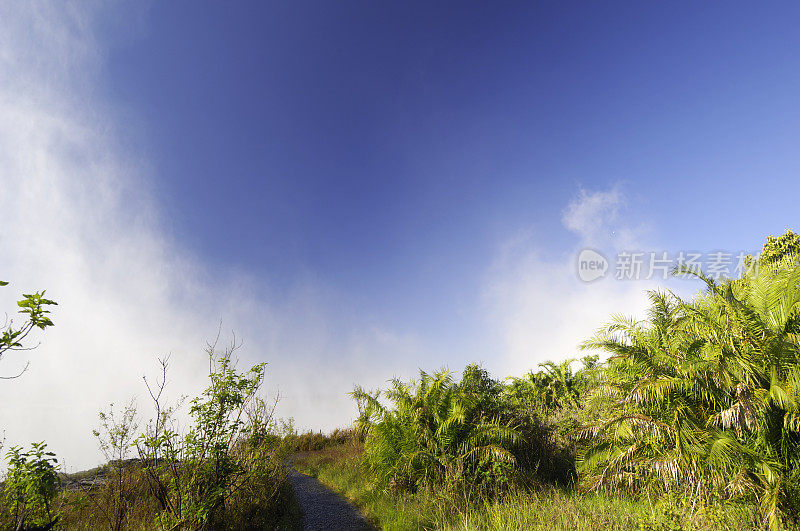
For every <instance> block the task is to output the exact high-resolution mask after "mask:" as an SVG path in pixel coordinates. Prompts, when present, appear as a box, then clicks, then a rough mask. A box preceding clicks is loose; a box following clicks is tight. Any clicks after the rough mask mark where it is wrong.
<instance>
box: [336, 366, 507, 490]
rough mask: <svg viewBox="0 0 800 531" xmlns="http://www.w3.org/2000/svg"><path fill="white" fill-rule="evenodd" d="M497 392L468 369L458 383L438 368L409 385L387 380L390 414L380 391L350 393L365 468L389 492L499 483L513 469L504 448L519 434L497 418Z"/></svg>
mask: <svg viewBox="0 0 800 531" xmlns="http://www.w3.org/2000/svg"><path fill="white" fill-rule="evenodd" d="M500 389H501V386H500V385H499V384H497V382H494V381H492V380H491V379H490V378H489V377H488V374H486V372H485V371H482V370H481V369H479V368H477V367H474V366H473V367H468V368H467V370H466V371H465V373H464V378H463V379H462V381H461V382H460V383H458V382H455V381H453V379H452V377H451V375H450V373H449V372H447V371H445V370H443V371H440V372H437V373H434V374H433V375H429V374H427V373H425V372H422V371H420V378H419V380H418V381H416V382H411V383H408V384H406V383H403V382H401V381H399V380H396V379H395V380H393V381H392V387H391V388H390V389H388V390H387V391H385V393H384V396H385V397H386V398H387V399H388V400H389V401H390V402H391V403H392V405H393V406H394V407H393V409H389V408H386V407H384V406H383V405H382V404H381V403H380V401H379V400H378V399H379V396H380V393H368V392H365V391H364V390H363V389H360V388H356V389H355V390H354V391H353V393H351V395H352V396H353V398H355V399H356V400H357V401H358V402H359V406H360V409H361V410H362V415H361V418H360V422H359V424H360V425H359V428H360V429H361V430H363V431H364V432H365V433H366V441H365V459H366V462H367V464H368V467H369V470H370V471H371V472H372V474H373V475H374V476H375V477H376V478H378V480H379V481H380V482H381V483H382V484H384V485H386V486H388V487H389V488H390V489H393V490H416V489H417V488H420V487H423V486H438V487H443V486H449V487H467V488H470V487H477V486H481V487H487V488H489V489H494V488H497V487H499V486H502V485H503V484H504V483H506V482H507V481H508V480H509V479H510V476H511V474H512V473H513V471H514V470H515V469H516V465H517V459H516V457H515V455H514V453H513V452H512V451H511V448H512V447H513V445H514V444H516V443H518V442H519V440H520V433H519V431H518V430H517V429H515V427H514V426H512V425H510V423H506V422H503V421H502V420H501V419H500V418H499V416H498V415H497V405H498V399H499V394H500Z"/></svg>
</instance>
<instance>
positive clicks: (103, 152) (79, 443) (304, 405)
mask: <svg viewBox="0 0 800 531" xmlns="http://www.w3.org/2000/svg"><path fill="white" fill-rule="evenodd" d="M87 5H88V4H87ZM0 9H2V12H0V79H1V80H2V83H0V228H1V230H0V280H7V281H10V282H11V284H10V285H9V286H7V287H5V288H3V289H1V290H0V308H2V309H3V310H6V311H12V308H14V307H15V304H14V302H15V301H16V300H17V299H18V298H19V297H20V295H21V293H23V292H25V293H28V292H31V291H34V290H39V289H47V294H48V296H50V297H52V298H53V299H55V300H56V301H58V304H59V306H58V307H57V308H56V309H55V311H54V314H53V320H54V321H55V323H56V326H55V327H53V328H51V329H48V330H47V331H46V333H44V334H39V336H37V338H36V340H41V345H40V346H39V347H38V348H37V349H36V350H34V351H31V352H29V353H9V354H7V355H6V356H5V358H4V359H3V361H2V363H0V375H6V376H7V375H11V374H14V373H15V371H17V370H19V369H20V368H21V367H22V366H23V365H24V364H25V363H26V362H28V361H30V368H29V370H28V371H27V372H26V373H25V374H24V375H23V376H22V377H21V378H18V379H15V380H5V381H2V382H1V383H0V401H2V404H3V408H2V410H0V426H2V429H3V432H4V433H5V437H6V445H7V446H8V445H13V444H28V443H29V442H31V441H38V440H45V441H47V443H48V445H49V446H50V448H51V449H53V450H54V451H56V452H57V454H58V455H59V456H60V457H62V458H63V459H65V460H66V464H67V468H68V469H73V470H74V469H78V468H85V467H88V466H93V465H95V464H96V463H97V462H98V461H99V460H100V454H99V452H98V450H97V445H96V443H95V441H94V439H93V436H92V434H91V430H92V428H93V427H95V426H97V424H98V422H97V411H98V409H99V408H101V407H104V406H105V405H107V404H108V403H109V402H114V403H116V404H122V403H124V402H126V401H128V400H129V399H130V398H131V397H132V396H136V397H137V402H138V404H139V406H140V409H141V410H142V413H143V414H144V415H145V416H146V415H147V414H148V413H149V411H148V401H147V400H146V397H147V395H146V391H145V388H144V385H143V382H142V375H143V374H145V373H147V374H149V375H150V377H151V378H152V377H155V375H156V369H157V365H156V358H157V357H158V356H163V355H165V354H170V355H171V360H172V368H171V371H170V373H169V387H168V394H169V395H170V396H171V397H173V398H178V397H179V396H180V395H185V394H188V395H193V394H195V393H196V392H197V391H199V390H200V389H202V387H203V385H204V382H205V377H206V370H207V363H206V362H205V358H204V354H203V347H204V345H205V341H206V339H208V338H210V337H212V336H213V335H214V334H215V332H216V331H217V328H218V325H219V322H220V320H222V322H223V334H222V341H223V342H225V341H227V340H228V339H229V338H230V333H229V331H230V330H235V331H236V333H237V335H238V336H239V337H241V338H243V340H244V347H243V348H242V349H241V350H240V351H239V353H240V357H241V362H240V363H241V366H246V365H249V364H252V363H254V362H258V361H268V363H269V365H268V369H267V370H268V377H267V382H266V386H265V390H266V393H269V394H270V395H271V394H273V393H274V392H276V391H278V390H279V391H280V392H281V394H282V396H283V398H282V400H281V403H280V405H279V411H278V413H279V415H283V416H290V415H291V416H294V417H295V418H296V420H297V422H298V425H299V426H300V427H301V428H315V429H332V428H334V427H337V426H346V425H348V423H349V422H350V420H351V419H352V418H353V417H354V408H353V405H352V403H351V401H350V400H349V398H348V397H347V395H346V393H347V392H348V391H349V390H350V389H351V388H352V385H353V383H354V382H359V383H363V384H365V385H368V386H378V385H381V384H382V383H384V382H385V380H386V379H387V378H388V377H391V375H392V374H393V373H398V374H400V373H405V374H408V373H410V372H412V370H413V369H414V368H415V367H417V366H419V365H420V364H421V360H422V359H424V356H423V354H424V349H423V348H422V347H421V345H420V344H419V341H418V340H417V339H415V338H414V337H409V336H408V335H402V334H397V333H394V332H392V331H390V330H386V329H382V328H381V327H376V326H374V325H369V326H368V325H360V324H359V323H358V322H357V321H355V320H354V319H351V318H349V317H348V316H347V313H346V312H343V311H341V310H340V309H338V310H337V311H333V310H332V309H333V308H339V307H340V306H341V304H340V301H339V300H338V297H337V295H335V294H331V293H329V290H326V289H325V287H324V286H318V285H316V284H315V283H313V282H305V283H299V284H298V285H296V286H295V287H294V288H292V289H290V290H289V292H290V294H289V295H288V296H282V297H280V298H275V299H274V300H264V299H263V298H262V297H260V296H258V297H257V296H256V295H254V294H256V293H269V292H270V289H269V285H268V282H267V284H266V285H265V284H264V281H262V280H258V281H256V280H255V279H254V278H251V277H248V276H246V275H242V274H239V275H236V274H230V275H228V276H227V277H226V278H225V279H223V280H220V279H218V278H211V277H210V274H209V272H208V271H207V270H206V269H205V268H204V266H203V264H202V263H200V262H199V261H198V260H197V258H196V257H194V256H192V255H191V254H190V253H188V252H186V250H185V249H182V248H181V246H180V244H179V243H178V242H176V241H174V240H173V239H172V238H171V237H170V236H169V235H168V233H167V232H166V231H164V230H163V225H162V221H161V220H160V219H159V216H160V213H159V212H158V209H157V205H156V203H155V202H154V201H153V197H152V192H151V191H150V190H151V189H152V188H151V187H148V186H147V183H148V182H150V180H151V179H152V175H153V173H154V172H152V171H151V169H150V168H149V167H148V165H147V164H146V163H145V162H142V161H141V160H140V159H138V158H136V159H135V160H134V156H133V154H131V153H128V152H126V150H125V148H124V146H120V145H118V143H115V134H114V132H115V130H118V129H117V128H118V127H120V124H116V123H114V114H113V113H112V112H110V111H109V109H108V108H107V107H105V108H104V102H102V101H98V100H97V96H96V94H95V93H94V91H93V90H92V86H93V83H95V82H96V76H97V73H98V72H99V71H100V70H101V69H102V67H103V63H102V61H103V50H102V48H101V47H100V45H99V44H98V42H97V39H96V38H95V34H94V31H95V25H96V24H95V23H96V20H95V17H96V13H95V12H94V11H96V10H93V9H90V8H86V7H85V5H83V4H81V5H78V4H66V3H41V4H23V3H20V4H18V5H16V6H10V5H8V4H6V5H4V6H3V7H2V8H0ZM12 317H13V315H12ZM375 353H380V357H379V358H378V357H376V356H375Z"/></svg>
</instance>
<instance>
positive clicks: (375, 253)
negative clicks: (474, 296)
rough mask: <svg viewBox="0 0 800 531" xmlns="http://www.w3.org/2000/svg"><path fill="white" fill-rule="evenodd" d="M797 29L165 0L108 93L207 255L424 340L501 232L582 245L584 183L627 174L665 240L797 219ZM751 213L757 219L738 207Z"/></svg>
mask: <svg viewBox="0 0 800 531" xmlns="http://www.w3.org/2000/svg"><path fill="white" fill-rule="evenodd" d="M797 15H798V13H797V10H789V11H786V10H779V9H764V8H763V7H759V6H754V5H751V6H750V7H749V8H748V7H745V6H744V4H743V6H742V8H734V7H733V5H732V4H726V5H725V6H722V5H719V4H717V5H713V4H704V3H697V4H688V3H685V4H675V3H670V4H667V3H663V4H656V3H650V2H646V3H635V2H624V3H605V2H604V3H596V4H589V3H575V4H571V5H565V4H564V3H555V2H540V3H519V4H513V3H508V4H503V5H502V7H500V8H498V7H497V6H494V5H488V4H482V3H475V4H474V5H472V6H470V7H467V6H465V5H464V4H452V3H450V4H448V3H440V4H437V5H435V6H431V5H428V3H417V4H414V3H375V2H343V3H323V2H311V3H308V2H303V3H285V4H280V3H264V2H256V3H252V4H250V5H248V6H246V7H245V5H241V4H240V6H239V9H231V8H230V6H228V5H226V4H213V3H211V4H206V5H204V6H203V7H202V8H198V6H197V5H196V4H194V3H191V2H169V3H158V4H154V5H152V6H151V7H150V9H148V10H147V12H146V13H144V14H143V22H142V26H141V30H140V32H139V33H138V34H137V35H135V37H134V38H132V39H127V40H126V41H125V42H124V43H122V44H118V45H116V46H113V47H112V48H111V51H110V53H109V55H108V58H107V70H106V72H104V75H103V76H102V77H103V79H102V80H101V83H102V87H103V93H104V94H105V96H106V97H107V98H108V99H109V101H112V102H113V104H114V105H119V106H121V107H123V108H124V109H125V110H126V111H127V112H129V113H131V114H132V115H134V116H135V117H136V120H135V121H136V123H137V126H138V127H136V128H134V130H133V131H131V132H130V135H131V138H132V141H133V142H136V143H137V144H138V145H139V146H141V149H142V150H144V151H145V152H146V153H147V154H148V156H149V157H150V158H151V160H152V161H153V164H154V165H155V168H156V171H155V174H156V183H155V186H156V189H157V190H158V192H159V203H160V208H161V209H162V210H163V211H166V212H169V215H168V219H169V222H170V224H171V227H172V230H174V233H175V236H176V238H177V239H178V240H179V241H181V242H182V243H183V244H185V245H186V246H188V247H190V248H192V249H193V250H195V251H196V252H197V253H198V254H199V255H201V256H202V257H203V259H204V261H207V262H208V263H209V264H212V267H215V268H222V269H224V268H228V267H241V268H244V269H246V270H248V271H253V272H257V274H259V275H263V276H265V277H266V278H269V279H272V280H273V281H274V282H275V284H276V285H278V286H280V285H285V284H286V283H292V282H293V281H294V280H295V279H296V278H297V276H298V275H311V276H313V277H316V278H321V279H322V280H323V281H324V282H325V283H327V284H329V285H331V286H333V287H335V288H336V289H340V290H341V291H342V292H343V293H346V294H348V295H350V296H352V297H353V298H354V299H356V301H359V302H360V303H362V304H363V305H364V307H365V309H366V310H367V311H369V312H374V313H376V314H378V315H380V316H381V317H383V318H388V319H393V320H400V321H401V322H403V323H404V324H405V323H408V325H409V326H417V325H419V324H420V322H428V321H430V320H433V322H434V323H436V322H439V321H441V320H442V319H447V318H448V317H447V315H448V314H451V313H452V311H453V308H452V301H453V300H458V301H459V302H462V303H464V302H466V301H465V300H464V299H463V297H467V298H469V295H468V294H467V295H465V293H464V292H465V289H464V288H465V286H468V285H470V284H472V283H474V282H475V281H476V278H477V276H479V275H480V274H481V273H482V271H483V269H484V268H485V267H486V265H487V263H488V261H489V258H488V257H490V256H491V255H492V252H493V251H494V246H495V245H496V244H497V241H498V240H502V239H503V238H504V237H505V235H506V234H508V233H510V232H513V231H515V230H519V229H520V228H524V227H527V226H530V225H536V226H537V227H538V228H539V229H538V230H539V232H540V233H542V234H543V236H542V239H543V243H544V244H545V245H546V246H547V250H548V252H551V253H560V252H564V251H566V250H569V249H570V248H571V246H572V242H571V241H569V236H568V235H567V234H565V232H564V229H563V227H561V225H560V211H561V210H562V209H563V208H564V205H565V204H566V203H567V202H568V201H569V200H570V199H571V197H573V196H574V194H575V193H576V189H577V187H578V186H583V187H586V188H588V189H605V188H608V187H610V186H612V185H613V184H615V183H618V182H621V183H623V184H624V185H625V189H626V192H627V193H628V194H629V195H631V196H632V197H634V198H635V203H636V204H634V205H630V207H631V210H633V212H632V215H636V216H640V217H642V218H646V219H647V221H648V222H649V223H650V224H651V225H652V227H653V229H654V232H655V236H656V237H657V238H658V241H659V242H663V243H662V245H663V244H666V245H668V246H670V248H676V247H677V248H684V247H700V248H717V247H736V248H743V247H745V246H747V247H748V248H751V247H753V246H757V245H758V242H759V241H760V240H761V239H762V238H763V236H764V235H765V234H767V233H770V232H775V231H780V230H782V229H784V228H785V227H786V226H787V225H791V223H792V218H791V216H792V214H791V211H792V208H791V206H790V205H791V203H790V201H791V199H790V198H791V195H792V194H781V193H776V190H780V189H785V188H787V187H788V188H790V189H791V188H793V186H794V177H795V175H796V170H797V169H798V155H797V149H796V142H797V125H798V111H797V105H796V95H797V93H798V89H800V86H798V85H799V83H798V82H799V81H800V77H798V75H799V74H798V72H800V69H798V66H800V65H798V64H797V63H798V59H797V57H796V50H797V49H798V44H800V42H798V34H797V32H796V31H795V30H796V22H797ZM744 204H748V205H749V207H747V208H746V209H745V210H751V209H752V211H753V214H755V215H756V219H752V218H751V217H750V216H742V215H731V214H732V210H734V209H737V210H738V208H737V207H736V206H738V205H742V206H743V205H744ZM762 204H763V205H764V207H766V208H760V205H762ZM565 240H566V242H565ZM565 243H566V244H565ZM443 271H446V274H442V272H443Z"/></svg>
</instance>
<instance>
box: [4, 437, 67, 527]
mask: <svg viewBox="0 0 800 531" xmlns="http://www.w3.org/2000/svg"><path fill="white" fill-rule="evenodd" d="M7 458H8V460H9V464H8V476H7V478H6V481H5V489H4V490H5V498H6V507H7V509H8V510H9V511H10V512H11V515H10V516H11V518H12V520H13V522H14V527H15V528H16V529H24V528H25V526H26V524H31V525H51V524H52V523H53V522H54V521H55V520H57V519H58V516H57V515H56V514H54V511H53V499H54V498H55V496H56V494H57V493H58V487H59V483H60V482H59V479H58V459H56V458H55V454H54V453H53V452H48V451H47V445H46V444H45V443H44V442H39V443H33V444H32V445H31V449H30V450H28V451H26V452H23V451H22V448H21V447H19V446H13V447H11V449H10V450H9V451H8V454H7Z"/></svg>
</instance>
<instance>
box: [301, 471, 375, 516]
mask: <svg viewBox="0 0 800 531" xmlns="http://www.w3.org/2000/svg"><path fill="white" fill-rule="evenodd" d="M289 481H290V482H291V483H292V487H293V488H294V495H295V498H297V503H298V504H300V509H302V511H303V530H306V531H321V530H331V531H348V530H351V529H352V530H359V531H360V530H364V531H366V530H372V529H373V527H372V526H370V525H369V524H368V523H367V521H366V520H365V519H364V517H363V516H361V515H360V514H359V512H358V511H357V510H356V508H355V507H353V506H352V505H350V503H348V502H347V500H345V499H344V498H342V497H341V496H339V495H338V494H336V493H335V492H333V491H332V490H330V489H328V488H327V487H325V486H324V485H323V484H322V483H320V482H319V481H318V480H317V479H316V478H312V477H310V476H306V475H305V474H301V473H300V472H297V471H296V470H291V471H289Z"/></svg>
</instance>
